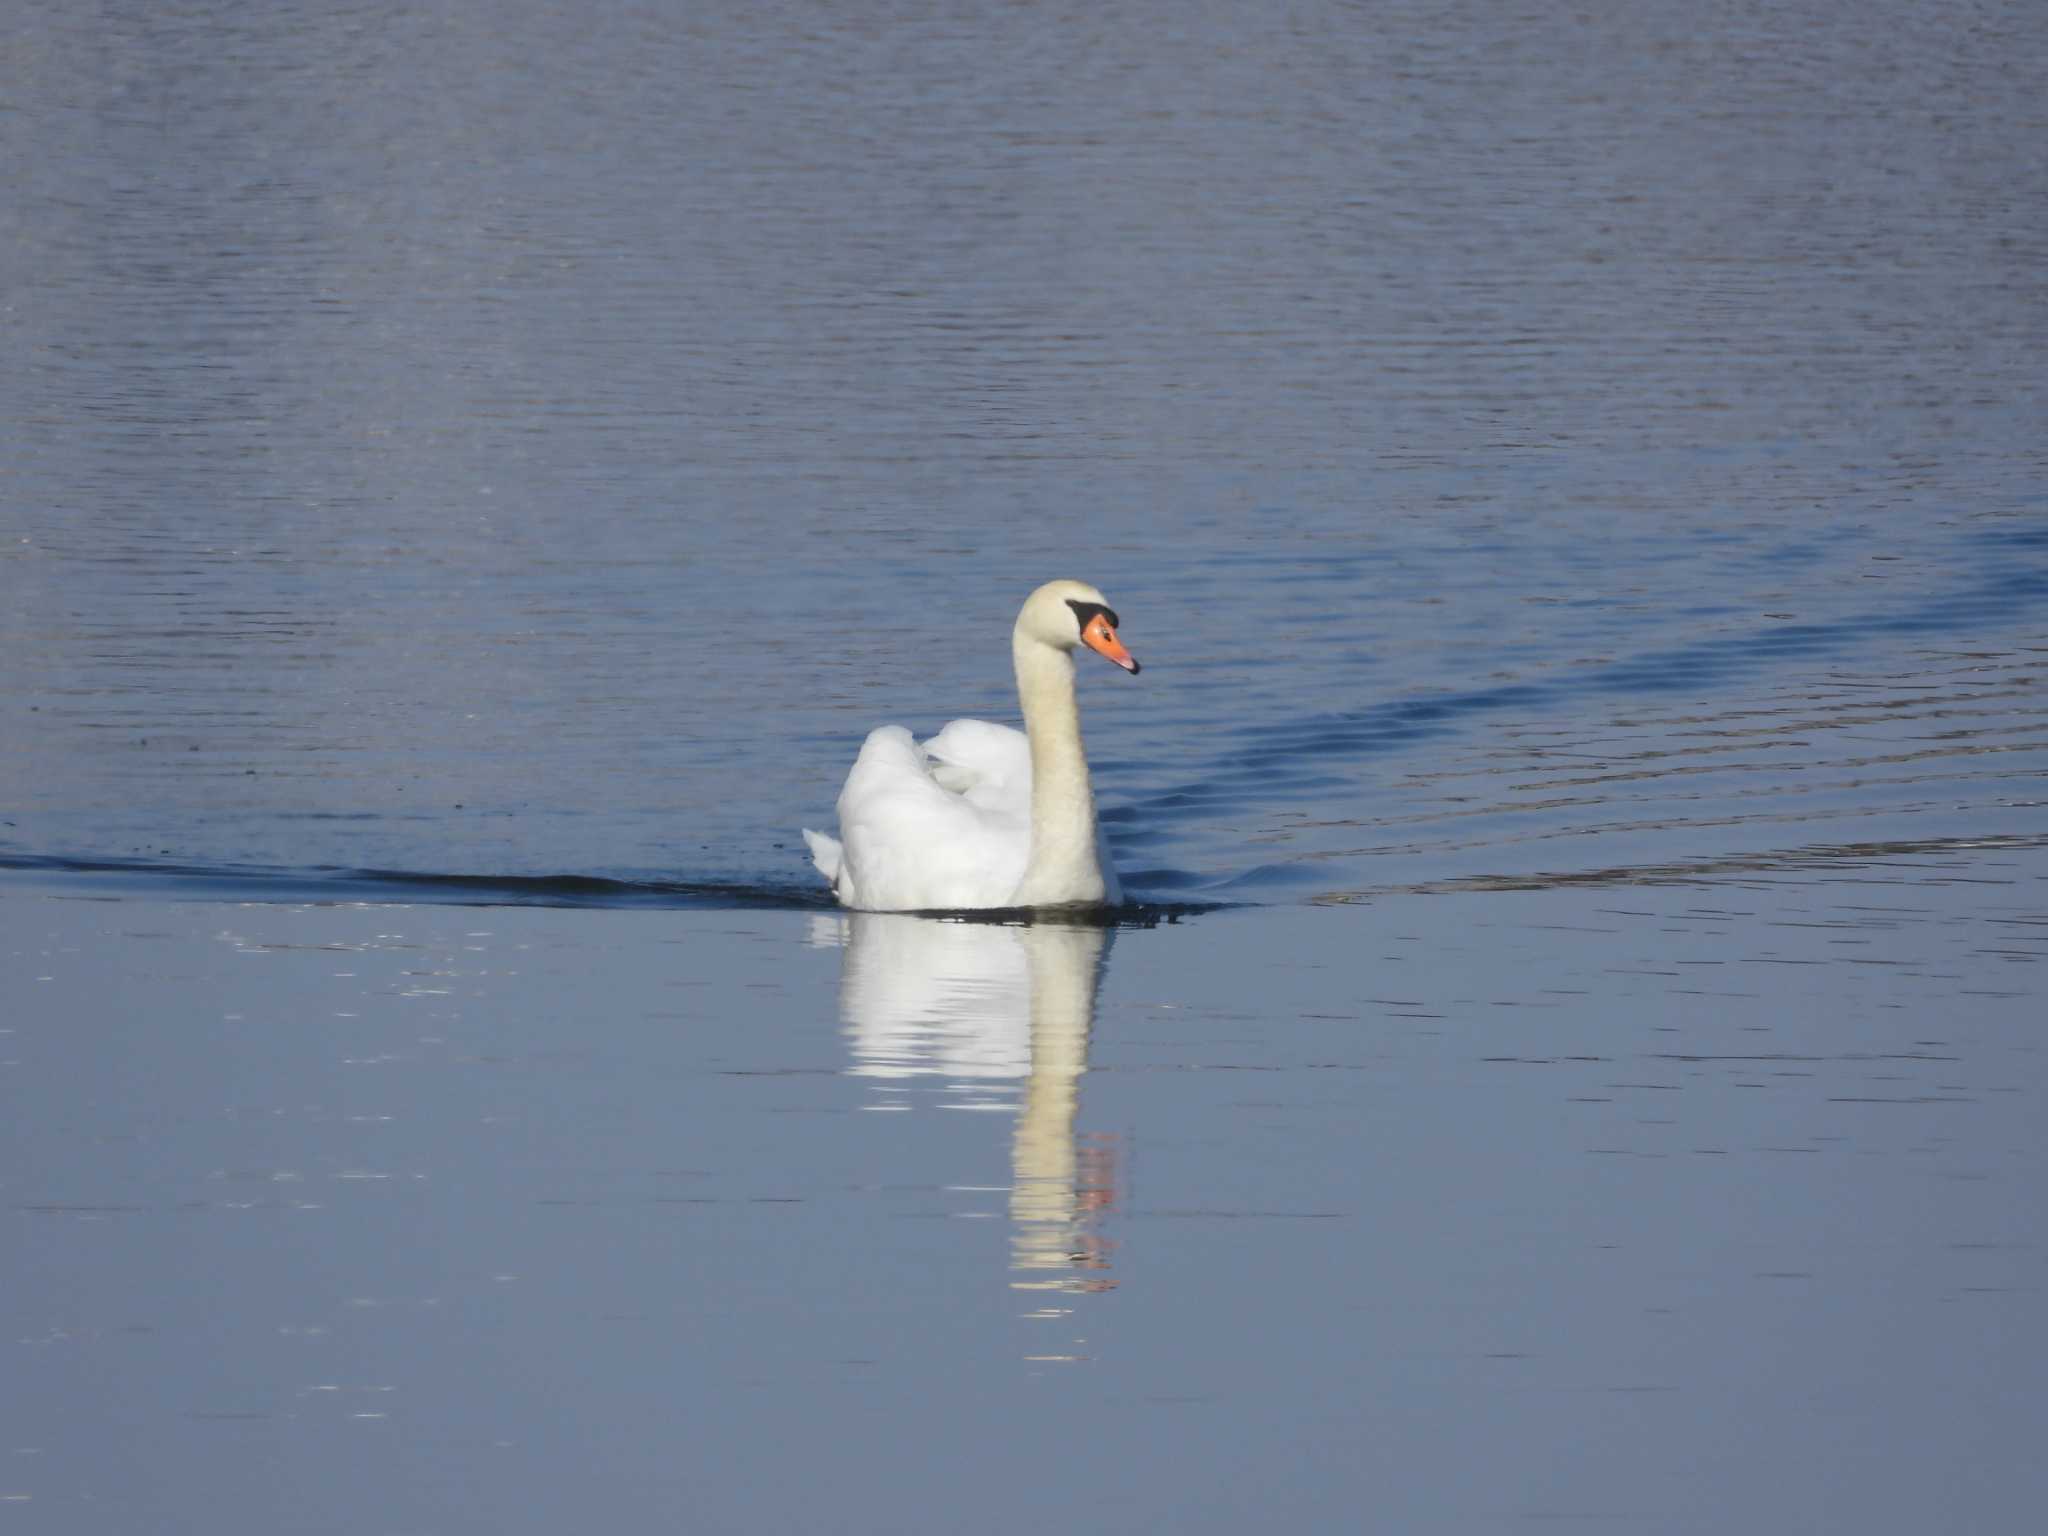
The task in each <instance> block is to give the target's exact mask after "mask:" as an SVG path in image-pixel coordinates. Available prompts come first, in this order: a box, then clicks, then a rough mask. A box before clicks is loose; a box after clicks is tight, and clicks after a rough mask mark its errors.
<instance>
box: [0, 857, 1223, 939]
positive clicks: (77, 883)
mask: <svg viewBox="0 0 2048 1536" xmlns="http://www.w3.org/2000/svg"><path fill="white" fill-rule="evenodd" d="M1161 874H1162V877H1163V878H1161V879H1160V880H1159V881H1157V882H1138V883H1140V884H1156V885H1157V886H1160V887H1170V886H1171V885H1173V884H1174V883H1175V882H1174V880H1173V879H1172V874H1173V872H1171V871H1163V872H1161ZM9 876H12V877H14V878H16V879H20V880H23V881H25V882H27V883H54V884H56V885H58V886H59V887H60V888H64V887H69V888H72V889H77V890H79V891H80V892H81V893H90V892H107V893H116V892H118V893H122V894H139V895H148V896H154V897H160V898H161V897H170V898H173V899H182V900H195V901H223V900H226V901H247V902H262V903H266V904H296V903H303V904H306V905H312V906H335V905H341V904H345V903H350V902H372V903H391V904H394V905H404V906H413V905H433V906H453V907H465V906H467V907H577V908H597V909H643V910H654V911H685V910H688V911H734V910H742V909H744V910H753V911H780V912H837V911H839V910H840V907H839V904H838V903H837V902H835V901H834V900H833V899H832V896H831V893H830V892H829V891H827V890H825V889H824V888H823V887H822V886H812V885H809V884H805V885H783V884H776V883H772V882H763V883H759V884H756V883H750V882H743V881H727V880H716V881H713V880H624V879H613V878H608V877H606V876H602V875H460V874H433V873H429V872H426V871H420V870H400V869H346V868H341V867H338V866H333V865H315V866H311V867H308V868H303V869H292V868H287V867H283V866H278V865H265V864H193V863H179V862H173V861H170V860H162V859H84V858H71V857H65V856H60V855H53V854H28V853H0V878H6V877H9ZM1233 883H1234V882H1233ZM1239 904H1241V903H1237V902H1230V901H1145V900H1135V901H1129V902H1126V903H1125V904H1124V905H1123V906H1121V907H1115V908H1109V909H1106V910H1103V911H1100V912H1078V913H1066V912H1063V913H1060V914H1059V915H1058V916H1057V918H1056V919H1055V920H1056V921H1058V922H1060V923H1063V924H1069V925H1071V924H1092V925H1098V926H1102V927H1113V928H1152V927H1156V926H1158V925H1159V924H1160V923H1177V922H1179V921H1180V920H1181V919H1182V918H1186V917H1197V916H1200V915H1201V914H1203V913H1205V912H1215V911H1220V910H1223V909H1224V908H1226V907H1229V906H1233V905H1239ZM921 915H923V916H928V917H941V918H945V919H948V920H951V921H967V922H990V923H1004V924H1018V923H1029V922H1032V921H1034V920H1035V918H1034V914H1033V913H1031V912H1029V911H1025V910H1015V911H1010V910H994V911H975V912H930V913H924V914H921Z"/></svg>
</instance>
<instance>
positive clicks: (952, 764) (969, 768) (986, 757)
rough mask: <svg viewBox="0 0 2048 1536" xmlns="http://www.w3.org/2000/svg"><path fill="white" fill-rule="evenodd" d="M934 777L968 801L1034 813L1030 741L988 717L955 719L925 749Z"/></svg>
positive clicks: (1013, 813)
mask: <svg viewBox="0 0 2048 1536" xmlns="http://www.w3.org/2000/svg"><path fill="white" fill-rule="evenodd" d="M922 750H923V752H924V755H925V757H926V758H927V759H929V761H930V771H931V776H932V778H933V779H934V780H935V781H936V782H937V783H938V785H939V786H940V787H941V788H942V789H949V790H951V791H952V792H953V793H955V794H957V795H962V796H965V797H966V799H967V801H968V803H969V804H971V805H973V806H975V807H977V808H979V809H981V810H988V811H997V812H1000V813H1002V814H1004V815H1008V816H1022V817H1025V818H1026V819H1027V821H1028V818H1029V817H1030V815H1031V739H1030V738H1029V737H1028V736H1026V735H1025V734H1024V733H1023V732H1022V731H1019V730H1014V729H1012V728H1011V727H1010V726H1007V725H996V724H993V723H992V722H990V721H987V720H955V721H953V722H952V724H950V725H948V726H947V727H946V728H945V729H944V730H943V731H940V732H939V734H938V735H936V736H934V737H932V739H931V740H929V741H927V742H925V743H924V744H923V748H922Z"/></svg>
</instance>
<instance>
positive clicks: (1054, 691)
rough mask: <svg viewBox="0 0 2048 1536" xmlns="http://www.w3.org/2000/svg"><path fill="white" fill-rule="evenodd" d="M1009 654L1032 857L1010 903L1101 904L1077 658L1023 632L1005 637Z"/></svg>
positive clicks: (1102, 887) (1103, 888)
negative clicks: (1023, 742) (1026, 754)
mask: <svg viewBox="0 0 2048 1536" xmlns="http://www.w3.org/2000/svg"><path fill="white" fill-rule="evenodd" d="M1010 654H1011V656H1012V657H1013V659H1014V660H1015V661H1016V664H1017V698H1018V701H1019V702H1020V703H1021V704H1022V705H1023V706H1024V730H1025V734H1026V735H1028V736H1029V737H1030V738H1031V857H1030V860H1029V862H1027V863H1026V864H1025V866H1024V878H1023V880H1022V882H1020V883H1019V885H1018V887H1017V894H1016V897H1015V904H1016V905H1017V906H1020V907H1051V906H1061V905H1064V904H1066V903H1070V902H1099V901H1101V900H1103V899H1104V895H1105V892H1106V889H1107V887H1106V882H1105V881H1104V880H1103V878H1102V865H1101V863H1100V862H1099V861H1098V860H1097V858H1096V856H1095V796H1094V793H1093V792H1092V791H1091V790H1090V789H1089V787H1088V757H1087V754H1086V752H1084V751H1083V750H1082V747H1081V709H1080V705H1079V704H1078V703H1077V702H1076V701H1075V698H1074V658H1073V657H1072V656H1070V655H1069V654H1068V653H1067V652H1065V651H1063V650H1060V649H1058V648H1056V647H1054V646H1050V645H1047V644H1046V643H1045V642H1044V641H1042V640H1037V639H1033V638H1031V637H1030V636H1028V635H1026V634H1024V633H1023V632H1022V630H1021V629H1020V630H1018V631H1017V632H1016V633H1014V634H1012V635H1011V637H1010Z"/></svg>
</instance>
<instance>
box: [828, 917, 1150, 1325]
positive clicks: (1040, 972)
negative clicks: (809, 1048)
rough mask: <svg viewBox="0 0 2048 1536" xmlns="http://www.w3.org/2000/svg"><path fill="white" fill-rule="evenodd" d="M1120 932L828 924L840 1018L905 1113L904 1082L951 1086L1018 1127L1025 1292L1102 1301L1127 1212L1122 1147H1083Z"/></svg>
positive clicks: (1014, 1257) (1017, 1198) (1016, 1187)
mask: <svg viewBox="0 0 2048 1536" xmlns="http://www.w3.org/2000/svg"><path fill="white" fill-rule="evenodd" d="M1109 937H1110V935H1109V931H1108V930H1107V929H1104V928H1100V927H1085V926H1083V927H1075V926H1066V925H1062V924H1058V923H1045V922H1039V923H1032V924H1029V925H1025V926H1010V925H1004V924H995V923H964V922H941V921H935V920H933V919H931V918H923V917H908V916H903V915H900V914H894V913H881V912H854V913H847V914H845V915H842V916H834V917H829V918H827V917H821V918H818V919H815V920H814V921H813V924H812V928H811V939H812V942H813V943H826V944H840V945H843V946H844V947H845V961H844V964H843V966H842V968H841V971H840V980H839V1014H840V1020H841V1023H842V1025H843V1026H844V1028H845V1031H846V1036H847V1042H848V1045H849V1047H850V1049H851V1051H852V1056H853V1063H852V1065H851V1067H850V1068H849V1069H848V1070H849V1072H850V1073H851V1074H852V1075H854V1076H858V1077H869V1078H874V1079H878V1080H879V1082H878V1084H877V1087H878V1090H880V1091H881V1092H884V1093H886V1094H887V1095H888V1098H887V1101H886V1102H885V1103H883V1104H880V1105H877V1106H876V1107H878V1108H889V1109H903V1108H907V1107H908V1104H907V1101H905V1100H904V1099H903V1098H902V1097H901V1093H900V1089H901V1085H902V1084H903V1081H904V1080H906V1079H913V1078H938V1079H942V1080H943V1081H944V1082H945V1085H946V1092H947V1094H948V1098H947V1100H946V1103H947V1106H948V1107H949V1108H958V1107H971V1108H990V1109H1002V1108H1010V1107H1012V1106H1013V1105H1014V1107H1015V1110H1016V1115H1017V1123H1016V1129H1015V1133H1014V1135H1013V1136H1012V1138H1011V1143H1010V1175H1011V1183H1010V1222H1011V1228H1012V1230H1011V1250H1010V1251H1011V1260H1010V1262H1011V1267H1012V1268H1013V1269H1015V1270H1017V1271H1019V1272H1021V1274H1020V1278H1019V1279H1017V1280H1016V1281H1014V1282H1013V1284H1014V1285H1015V1286H1016V1287H1017V1288H1018V1289H1020V1290H1050V1291H1068V1292H1084V1291H1102V1290H1108V1289H1110V1288H1111V1287H1112V1286H1113V1285H1114V1284H1115V1282H1114V1281H1113V1280H1111V1279H1109V1277H1108V1275H1107V1273H1106V1271H1107V1270H1108V1267H1109V1260H1108V1251H1109V1247H1110V1244H1109V1243H1108V1241H1107V1240H1106V1239H1105V1238H1104V1237H1103V1236H1102V1235H1101V1234H1100V1233H1099V1232H1097V1231H1096V1230H1095V1223H1096V1222H1097V1220H1098V1219H1099V1217H1100V1216H1101V1214H1102V1213H1103V1212H1104V1211H1106V1210H1108V1209H1109V1208H1110V1207H1111V1206H1112V1205H1113V1204H1114V1203H1115V1193H1116V1159H1115V1155H1114V1142H1113V1141H1112V1140H1109V1139H1105V1138H1078V1137H1077V1135H1076V1131H1075V1119H1076V1116H1077V1114H1078V1112H1079V1109H1080V1083H1081V1077H1082V1074H1083V1073H1085V1072H1086V1071H1087V1070H1088V1036H1089V1032H1090V1031H1091V1030H1092V1029H1093V1027H1094V1023H1095V996H1096V991H1097V988H1098V986H1099V985H1100V982H1101V976H1102V966H1103V961H1104V957H1105V955H1106V953H1107V950H1108V944H1109Z"/></svg>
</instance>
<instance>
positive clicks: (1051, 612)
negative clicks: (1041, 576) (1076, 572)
mask: <svg viewBox="0 0 2048 1536" xmlns="http://www.w3.org/2000/svg"><path fill="white" fill-rule="evenodd" d="M1116 631H1117V616H1116V610H1115V609H1113V608H1111V607H1110V606H1109V603H1108V601H1107V600H1106V599H1104V597H1103V595H1102V594H1101V593H1100V592H1098V591H1096V590H1095V588H1093V587H1091V586H1089V585H1088V584H1087V583H1086V582H1081V581H1049V582H1047V583H1046V584H1045V585H1044V586H1042V587H1040V588H1039V589H1038V590H1037V591H1035V592H1033V593H1032V594H1031V595H1030V596H1029V597H1027V598H1025V599H1024V606H1023V608H1022V609H1021V610H1020V611H1019V612H1018V614H1017V625H1016V628H1014V629H1013V630H1011V632H1010V656H1011V659H1012V660H1013V661H1014V662H1015V664H1016V668H1017V699H1018V702H1019V703H1020V704H1022V705H1023V708H1024V729H1023V730H1021V731H1018V730H1012V729H1011V728H1010V727H1009V726H1007V725H992V724H990V723H989V722H988V721H986V720H955V721H954V722H953V723H952V724H951V725H948V726H947V727H946V728H945V729H944V730H942V731H940V732H939V734H938V735H936V736H934V737H932V739H931V740H929V741H927V742H925V743H923V744H922V745H919V744H918V743H916V742H914V741H912V740H911V738H910V732H908V731H907V730H905V729H904V728H903V727H902V726H900V725H884V726H879V727H877V728H876V729H875V730H873V731H871V732H870V733H869V734H868V739H867V740H866V742H864V743H863V744H862V746H861V749H860V756H859V757H858V758H856V759H855V760H854V764H853V771H852V772H851V773H849V774H848V775H847V776H846V787H845V788H844V789H842V790H841V791H840V792H839V836H838V837H836V838H835V837H830V836H827V835H826V834H825V833H823V832H813V831H812V830H811V829H810V828H809V827H805V828H804V829H803V834H804V841H805V842H806V843H807V844H809V845H810V850H811V862H812V863H814V864H816V865H817V866H818V872H819V873H820V874H822V875H823V876H824V877H825V878H826V879H827V880H828V881H830V882H831V885H832V891H833V894H834V895H836V896H837V897H838V898H839V904H840V905H841V906H843V907H851V908H853V909H855V910H856V911H862V912H933V911H966V910H973V909H976V908H981V909H990V908H1007V907H1077V906H1100V905H1109V906H1117V905H1120V904H1121V903H1122V901H1123V890H1122V888H1121V887H1120V886H1119V885H1118V884H1117V879H1116V870H1115V869H1114V868H1113V867H1112V866H1111V864H1110V862H1109V855H1108V852H1107V850H1106V849H1104V847H1103V846H1102V832H1101V829H1100V828H1099V827H1098V826H1097V825H1096V822H1095V796H1094V794H1093V792H1092V791H1091V790H1090V789H1089V787H1088V757H1087V754H1086V753H1085V752H1084V751H1083V750H1082V747H1081V711H1080V707H1079V705H1078V704H1077V703H1076V702H1075V699H1074V649H1075V647H1076V646H1082V645H1085V646H1087V647H1088V649H1090V650H1091V651H1094V652H1095V653H1096V654H1097V655H1100V656H1105V657H1107V658H1108V659H1109V660H1111V661H1113V662H1115V663H1116V664H1117V665H1118V666H1120V667H1122V668H1123V669H1124V670H1125V671H1126V672H1131V673H1135V672H1137V670H1138V663H1137V662H1136V661H1135V660H1134V659H1132V656H1131V653H1130V652H1129V651H1127V650H1125V649H1124V644H1123V642H1122V641H1121V640H1119V639H1118V638H1117V634H1116Z"/></svg>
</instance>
